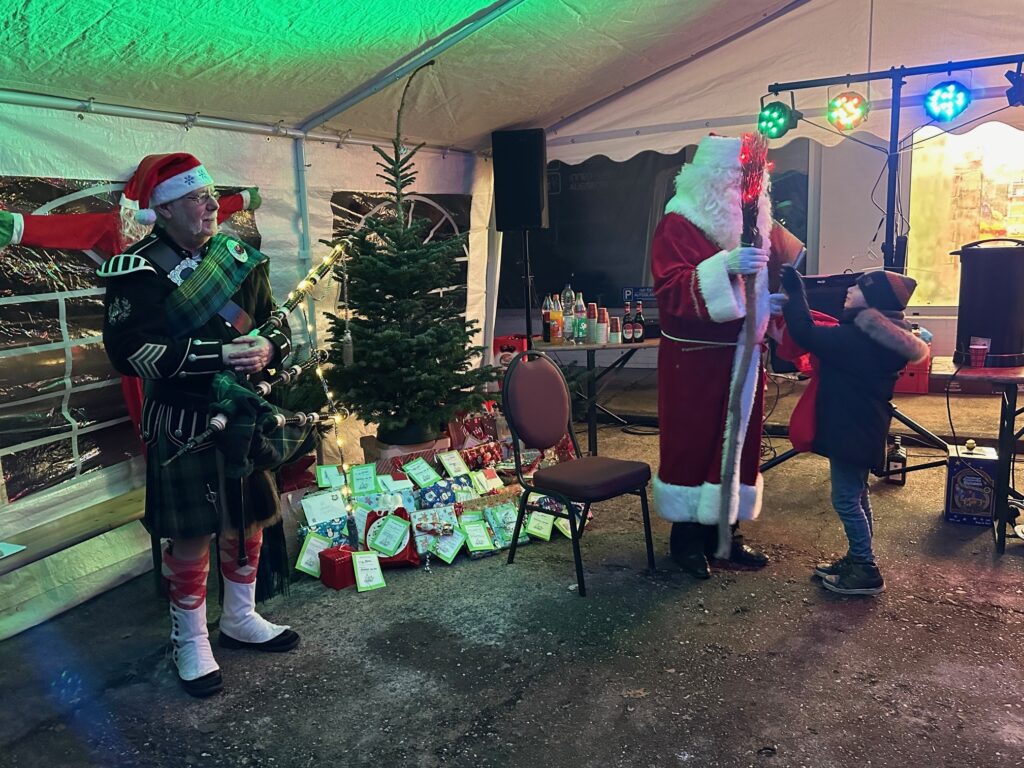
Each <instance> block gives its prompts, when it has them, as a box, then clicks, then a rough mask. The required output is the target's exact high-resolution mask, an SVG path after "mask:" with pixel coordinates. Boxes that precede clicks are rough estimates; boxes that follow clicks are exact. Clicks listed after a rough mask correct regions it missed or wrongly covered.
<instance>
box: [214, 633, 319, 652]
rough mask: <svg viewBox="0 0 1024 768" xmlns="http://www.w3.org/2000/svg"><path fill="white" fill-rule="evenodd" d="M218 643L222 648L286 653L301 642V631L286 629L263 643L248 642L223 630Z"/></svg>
mask: <svg viewBox="0 0 1024 768" xmlns="http://www.w3.org/2000/svg"><path fill="white" fill-rule="evenodd" d="M218 644H219V645H220V647H221V648H232V649H235V650H238V649H243V650H249V651H264V652H266V653H284V652H285V651H290V650H291V649H292V648H294V647H295V646H296V645H298V644H299V633H298V632H295V631H294V630H291V629H286V630H285V631H284V632H282V633H281V634H280V635H278V636H277V637H272V638H270V639H269V640H267V641H266V642H263V643H247V642H245V641H244V640H235V638H233V637H231V636H229V635H225V634H224V632H223V631H222V632H221V633H220V638H219V639H218Z"/></svg>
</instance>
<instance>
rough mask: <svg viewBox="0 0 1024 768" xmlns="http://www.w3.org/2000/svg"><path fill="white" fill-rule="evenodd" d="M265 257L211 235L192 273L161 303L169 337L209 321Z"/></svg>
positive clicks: (241, 244) (180, 334)
mask: <svg viewBox="0 0 1024 768" xmlns="http://www.w3.org/2000/svg"><path fill="white" fill-rule="evenodd" d="M266 258H267V257H266V256H264V255H263V254H262V253H260V252H259V251H257V250H256V249H255V248H251V247H249V246H248V245H246V244H245V243H243V242H241V241H239V240H235V239H234V238H232V237H228V236H227V235H214V236H213V237H212V238H211V239H210V243H209V246H208V247H207V249H206V255H205V256H203V260H202V261H201V262H200V263H199V266H198V267H197V268H196V271H195V272H193V273H192V274H191V275H189V276H188V277H187V278H185V280H183V281H182V283H181V285H179V286H178V287H177V288H176V289H175V290H174V292H173V293H172V294H171V295H170V296H169V297H168V299H167V301H166V303H165V304H164V307H165V310H166V312H167V324H168V327H169V330H170V334H171V336H172V337H174V338H177V339H180V338H183V337H185V336H187V335H188V334H190V333H191V332H192V331H194V330H195V329H196V328H200V327H202V326H204V325H206V323H207V322H209V320H210V318H212V317H213V316H214V315H216V314H217V312H218V311H220V309H221V307H223V306H224V305H225V304H227V302H228V301H229V300H230V299H231V297H232V296H234V294H235V292H236V291H237V290H238V289H239V287H241V285H242V282H243V281H244V280H245V278H246V277H248V275H249V273H250V272H252V270H253V269H254V268H255V267H256V266H258V265H259V264H262V263H263V262H264V261H266Z"/></svg>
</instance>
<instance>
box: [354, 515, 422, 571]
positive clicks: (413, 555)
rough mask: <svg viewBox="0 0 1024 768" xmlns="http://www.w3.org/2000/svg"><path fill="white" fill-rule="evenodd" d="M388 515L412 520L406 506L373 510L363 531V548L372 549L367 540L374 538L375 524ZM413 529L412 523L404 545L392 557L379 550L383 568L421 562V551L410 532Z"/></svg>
mask: <svg viewBox="0 0 1024 768" xmlns="http://www.w3.org/2000/svg"><path fill="white" fill-rule="evenodd" d="M388 515H395V516H396V517H400V518H402V519H403V520H409V521H410V523H411V522H412V520H411V519H410V515H409V512H408V510H406V509H405V508H404V507H399V508H398V509H396V510H395V511H394V512H381V511H378V510H373V511H372V512H370V513H369V514H368V515H367V516H366V530H365V531H364V532H363V538H362V548H363V549H370V546H369V545H368V544H367V540H368V539H372V537H373V530H374V526H375V524H377V523H379V522H382V521H383V520H384V518H386V517H387V516H388ZM411 531H412V526H411V525H410V526H409V528H408V529H407V530H406V532H405V538H404V539H403V540H402V545H401V546H400V547H399V548H398V551H397V552H395V554H394V555H392V556H391V557H386V556H384V555H382V554H380V553H379V552H378V553H377V559H378V560H380V567H381V568H397V567H400V566H403V565H411V566H413V567H415V566H418V565H419V564H420V555H419V552H417V551H416V545H415V543H414V537H413V536H412V535H411V533H410V532H411Z"/></svg>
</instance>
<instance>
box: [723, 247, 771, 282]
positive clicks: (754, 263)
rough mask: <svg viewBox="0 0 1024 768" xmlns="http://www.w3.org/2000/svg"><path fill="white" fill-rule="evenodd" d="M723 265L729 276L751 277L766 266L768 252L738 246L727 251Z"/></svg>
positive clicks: (761, 249)
mask: <svg viewBox="0 0 1024 768" xmlns="http://www.w3.org/2000/svg"><path fill="white" fill-rule="evenodd" d="M725 265H726V268H727V269H728V270H729V274H730V275H752V274H754V273H755V272H758V271H760V270H762V269H764V268H765V267H766V266H768V251H766V250H765V249H763V248H751V247H748V246H745V245H738V246H736V247H735V248H733V249H732V250H731V251H729V255H728V256H727V257H726V259H725Z"/></svg>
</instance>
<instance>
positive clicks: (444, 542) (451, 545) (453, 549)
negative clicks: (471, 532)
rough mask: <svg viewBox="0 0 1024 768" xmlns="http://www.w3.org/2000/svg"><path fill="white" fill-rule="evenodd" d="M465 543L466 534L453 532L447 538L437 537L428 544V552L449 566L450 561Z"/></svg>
mask: <svg viewBox="0 0 1024 768" xmlns="http://www.w3.org/2000/svg"><path fill="white" fill-rule="evenodd" d="M465 543H466V534H464V533H463V532H462V531H454V532H453V533H452V534H450V535H449V536H438V537H437V538H436V539H434V540H433V541H432V542H431V543H430V552H431V554H433V555H436V556H437V557H439V558H441V559H442V560H444V561H445V562H446V563H448V564H449V565H451V563H452V560H454V559H455V556H456V555H457V554H459V550H460V549H462V545H463V544H465Z"/></svg>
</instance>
